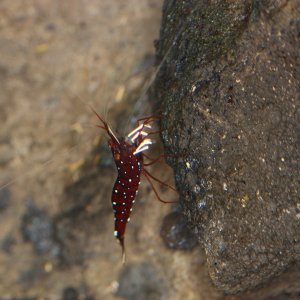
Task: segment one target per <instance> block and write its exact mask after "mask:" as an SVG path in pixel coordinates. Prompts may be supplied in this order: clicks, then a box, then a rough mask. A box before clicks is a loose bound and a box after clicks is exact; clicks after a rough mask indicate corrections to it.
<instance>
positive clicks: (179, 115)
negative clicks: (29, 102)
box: [153, 1, 300, 293]
mask: <svg viewBox="0 0 300 300" xmlns="http://www.w3.org/2000/svg"><path fill="white" fill-rule="evenodd" d="M299 6H300V5H299V1H210V4H208V3H207V1H185V2H183V1H165V4H164V15H163V20H162V28H161V33H160V39H159V41H158V42H157V44H156V47H157V57H158V60H159V61H162V64H161V66H160V70H159V73H158V76H157V78H156V81H155V86H154V88H153V98H154V99H160V101H161V106H162V115H163V118H162V124H161V125H162V130H163V132H162V137H163V141H164V145H165V149H166V152H167V153H175V154H176V153H184V155H183V156H181V157H179V158H172V159H169V163H170V164H171V165H172V166H173V168H174V170H175V172H176V183H177V187H178V189H179V191H180V193H181V205H182V208H183V212H184V214H185V217H186V219H187V220H188V222H189V224H190V226H191V227H192V228H193V230H194V232H195V233H196V234H197V236H198V238H199V240H200V241H201V243H202V245H203V246H204V248H205V251H206V254H207V263H208V268H209V272H210V276H211V278H212V280H213V282H214V283H215V285H216V286H217V287H218V288H220V289H222V290H223V291H225V292H226V293H237V292H241V291H245V290H248V289H251V288H254V287H256V286H258V285H260V284H262V283H264V282H266V281H268V280H269V279H270V278H272V277H274V276H275V275H276V274H278V273H280V272H282V271H284V270H285V269H287V268H288V267H289V266H290V265H291V264H293V262H294V261H296V260H299V257H300V230H299V228H300V202H299V199H300V195H299V175H300V174H299V156H300V153H299V129H300V128H299V120H300V114H299V112H300V110H299V81H300V76H299V75H300V74H299V70H300V69H299V53H300V42H299V32H300V20H299V14H300V7H299ZM171 45H172V46H171ZM298 286H299V283H298ZM282 290H284V285H282ZM298 290H299V291H300V286H299V289H298Z"/></svg>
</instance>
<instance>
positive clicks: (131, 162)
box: [92, 109, 174, 262]
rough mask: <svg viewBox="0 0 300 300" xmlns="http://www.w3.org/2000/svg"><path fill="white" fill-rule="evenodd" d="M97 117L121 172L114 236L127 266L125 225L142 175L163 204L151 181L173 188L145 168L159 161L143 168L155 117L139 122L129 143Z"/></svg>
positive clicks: (115, 191) (114, 196)
mask: <svg viewBox="0 0 300 300" xmlns="http://www.w3.org/2000/svg"><path fill="white" fill-rule="evenodd" d="M92 110H93V109H92ZM93 111H94V110H93ZM94 113H95V114H96V115H97V117H98V119H99V120H100V121H101V124H100V125H97V126H98V127H99V128H102V129H103V130H105V131H106V133H107V135H108V136H109V140H108V146H109V148H110V149H111V151H112V154H113V158H114V161H115V164H116V167H117V170H118V177H117V179H116V182H115V184H114V187H113V191H112V197H111V202H112V206H113V211H114V217H115V230H114V235H115V237H116V238H117V239H118V240H119V242H120V244H121V247H122V255H123V262H125V246H124V236H125V230H126V225H127V223H128V222H129V220H130V214H131V211H132V206H133V204H134V202H135V197H136V194H137V192H138V188H139V185H140V179H141V175H144V176H145V177H146V179H147V180H148V181H149V183H150V185H151V187H152V189H153V191H154V192H155V194H156V196H157V198H158V200H160V201H161V202H164V203H168V202H167V201H163V200H162V199H160V197H159V195H158V193H157V191H156V190H155V188H154V186H153V183H152V182H151V180H154V181H157V182H159V183H160V184H162V185H165V186H167V187H169V188H172V187H171V186H169V185H168V184H166V183H164V182H161V181H160V180H158V179H157V178H155V177H153V176H152V175H151V174H150V173H149V172H148V171H147V170H145V168H144V167H145V166H146V165H150V164H152V163H154V162H156V161H157V159H154V160H153V159H152V163H150V164H149V163H148V164H144V162H143V151H145V150H148V149H149V146H150V145H151V144H152V141H151V140H150V139H149V138H147V136H148V135H150V134H156V133H157V132H155V131H152V132H147V131H145V129H146V128H151V125H150V124H151V123H152V122H154V121H156V120H157V119H158V118H157V117H155V116H149V117H146V118H143V119H140V120H139V121H138V124H137V125H138V126H137V127H136V128H135V129H134V130H132V131H131V132H130V133H129V134H128V135H127V140H125V138H120V137H117V136H116V135H115V134H114V132H113V131H112V129H111V128H110V127H109V125H108V124H107V122H105V121H104V119H103V118H102V117H101V116H100V115H99V114H98V113H97V112H96V111H94ZM172 189H174V188H172Z"/></svg>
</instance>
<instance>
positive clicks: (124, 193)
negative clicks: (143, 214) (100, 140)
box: [109, 140, 143, 249]
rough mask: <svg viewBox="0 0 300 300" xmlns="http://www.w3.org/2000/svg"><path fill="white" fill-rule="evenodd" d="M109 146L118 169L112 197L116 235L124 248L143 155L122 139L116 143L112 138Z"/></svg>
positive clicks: (138, 183)
mask: <svg viewBox="0 0 300 300" xmlns="http://www.w3.org/2000/svg"><path fill="white" fill-rule="evenodd" d="M109 147H110V148H111V151H112V154H113V157H114V160H115V163H116V167H117V170H118V177H117V179H116V182H115V184H114V187H113V191H112V197H111V201H112V206H113V210H114V215H115V231H114V235H115V237H116V238H117V239H118V240H119V241H120V244H121V246H122V248H123V249H124V235H125V229H126V224H127V223H128V222H129V220H130V213H131V211H132V206H133V204H134V202H135V197H136V194H137V192H138V188H139V185H140V178H141V172H142V169H143V156H142V154H141V153H138V154H134V152H135V150H136V147H135V146H134V145H131V144H129V143H128V142H126V141H122V140H121V141H120V144H114V143H113V141H111V140H110V141H109Z"/></svg>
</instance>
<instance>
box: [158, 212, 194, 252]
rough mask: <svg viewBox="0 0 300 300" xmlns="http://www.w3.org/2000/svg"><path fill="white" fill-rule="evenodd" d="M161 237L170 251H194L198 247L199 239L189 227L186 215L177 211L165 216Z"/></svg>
mask: <svg viewBox="0 0 300 300" xmlns="http://www.w3.org/2000/svg"><path fill="white" fill-rule="evenodd" d="M160 235H161V237H162V239H163V241H164V242H165V245H166V246H167V247H168V248H170V249H174V250H192V249H193V248H195V247H196V246H197V245H198V240H197V237H196V235H195V234H194V233H193V232H192V231H191V229H190V228H189V227H188V224H187V221H186V219H185V217H184V215H183V214H182V213H180V212H177V211H175V212H172V213H170V214H168V215H167V216H165V218H164V220H163V223H162V225H161V230H160Z"/></svg>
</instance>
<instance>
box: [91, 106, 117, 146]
mask: <svg viewBox="0 0 300 300" xmlns="http://www.w3.org/2000/svg"><path fill="white" fill-rule="evenodd" d="M88 106H89V108H90V109H91V111H92V112H93V113H94V114H95V115H96V116H97V118H98V119H99V120H100V121H101V123H102V125H96V126H97V127H98V128H101V129H103V130H105V131H106V132H107V134H108V135H109V137H110V138H111V139H112V140H113V141H114V142H115V143H117V144H120V141H119V140H118V138H117V136H116V135H115V134H114V132H113V131H112V129H111V128H110V127H109V125H108V124H107V122H105V121H104V119H103V118H102V117H101V116H100V115H99V114H98V113H97V112H96V111H95V109H94V108H93V107H92V106H91V105H90V104H88Z"/></svg>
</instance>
